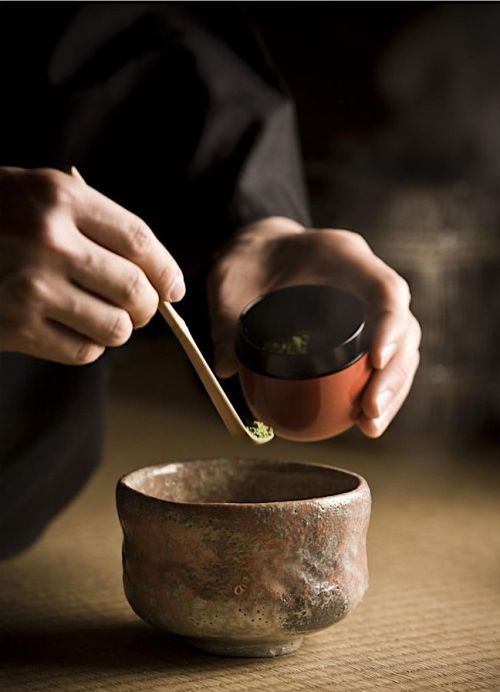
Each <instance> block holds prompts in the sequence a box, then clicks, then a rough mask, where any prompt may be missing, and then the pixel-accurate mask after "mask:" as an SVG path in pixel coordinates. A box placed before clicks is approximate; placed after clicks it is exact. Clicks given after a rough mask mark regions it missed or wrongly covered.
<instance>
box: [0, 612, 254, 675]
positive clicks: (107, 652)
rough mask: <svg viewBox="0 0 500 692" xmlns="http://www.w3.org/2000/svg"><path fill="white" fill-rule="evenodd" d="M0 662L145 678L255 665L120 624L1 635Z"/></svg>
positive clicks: (142, 627) (150, 630) (14, 631)
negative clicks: (151, 674) (112, 671)
mask: <svg viewBox="0 0 500 692" xmlns="http://www.w3.org/2000/svg"><path fill="white" fill-rule="evenodd" d="M256 662H257V661H254V663H256ZM0 663H2V664H3V665H6V664H7V665H8V666H9V668H11V669H12V668H14V669H15V668H16V667H22V666H25V665H33V664H36V665H37V667H38V666H40V667H44V668H54V667H57V668H59V669H60V668H61V667H66V666H67V667H85V668H96V669H115V670H116V671H120V670H122V671H124V672H125V671H126V672H132V671H138V672H142V673H144V672H147V671H166V670H167V671H168V670H171V671H172V672H176V671H182V670H183V669H189V670H190V672H195V671H197V670H198V671H210V670H214V671H215V670H218V669H221V668H224V669H227V668H229V667H241V666H242V665H245V664H247V665H251V663H252V661H251V659H242V658H240V659H236V658H226V657H218V656H212V655H210V654H206V653H204V652H203V651H199V650H198V649H195V648H194V647H191V646H190V645H189V644H187V643H186V642H184V641H183V640H182V639H181V638H178V637H175V636H173V635H169V634H167V633H163V632H160V631H158V630H155V629H153V628H150V627H148V626H147V625H144V624H142V623H140V622H137V623H136V622H126V623H116V622H115V623H104V624H102V625H99V624H96V625H95V626H79V625H78V624H75V625H67V626H62V625H58V626H53V627H47V629H43V630H42V629H41V628H40V627H39V625H37V627H36V628H34V629H31V630H30V629H28V628H25V629H22V630H21V629H18V628H13V629H12V630H10V631H8V632H1V631H0ZM261 663H262V659H261Z"/></svg>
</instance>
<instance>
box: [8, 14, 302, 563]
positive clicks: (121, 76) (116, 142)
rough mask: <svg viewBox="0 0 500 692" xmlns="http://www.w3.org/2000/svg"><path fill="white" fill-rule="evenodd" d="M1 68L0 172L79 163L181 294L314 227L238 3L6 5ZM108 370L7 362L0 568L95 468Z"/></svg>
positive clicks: (270, 78) (282, 121)
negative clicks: (242, 250) (168, 256)
mask: <svg viewBox="0 0 500 692" xmlns="http://www.w3.org/2000/svg"><path fill="white" fill-rule="evenodd" d="M0 56H1V65H2V68H1V69H2V75H1V80H2V82H1V83H2V86H1V101H2V108H1V109H0V164H1V165H10V166H20V167H56V168H62V167H64V166H67V165H68V164H74V165H76V166H77V168H78V169H79V170H80V172H81V173H82V174H83V176H84V177H85V179H86V180H87V182H88V183H89V184H90V185H92V186H93V187H95V188H97V189H98V190H100V191H101V192H103V193H104V194H106V195H108V196H109V197H111V198H113V199H115V200H116V201H117V202H119V203H120V204H122V205H123V206H125V207H127V208H129V209H131V210H132V211H134V212H135V213H137V214H139V215H140V216H142V217H143V218H144V219H145V220H146V221H147V223H148V224H149V225H150V226H151V227H152V228H153V230H154V231H155V233H156V234H157V235H158V236H159V237H160V238H161V239H162V241H163V242H164V243H165V245H166V246H167V247H168V249H169V250H170V251H171V252H172V254H173V255H174V257H176V259H177V260H178V262H179V264H180V266H181V268H182V269H183V271H184V273H185V276H186V283H187V286H188V292H190V290H191V287H192V286H195V285H203V281H202V280H201V279H200V277H202V276H203V272H204V271H205V270H206V267H207V265H208V264H209V262H210V258H211V256H212V254H213V252H214V250H215V249H216V248H217V247H218V246H219V245H220V244H221V242H222V241H223V240H224V239H225V238H227V236H228V235H229V234H230V233H231V232H232V231H233V230H234V229H235V228H237V227H239V226H242V225H244V224H246V223H249V222H250V221H253V220H256V219H258V218H263V217H266V216H274V215H281V216H287V217H290V218H294V219H297V220H299V221H301V222H304V223H307V221H308V212H307V207H306V203H305V201H304V200H305V196H304V190H303V183H302V177H301V167H300V164H299V156H298V150H297V144H296V137H295V125H294V114H293V108H292V106H291V104H290V101H289V99H288V98H287V96H286V94H285V93H284V90H283V88H282V85H281V84H280V83H279V81H278V79H277V77H276V75H275V73H274V71H273V69H272V67H271V66H270V64H269V63H268V61H267V59H266V58H265V55H264V54H263V52H262V50H261V48H260V46H259V43H258V40H257V39H256V37H255V35H254V34H253V32H252V31H251V30H250V28H249V26H248V24H247V23H246V21H245V19H244V16H243V14H242V13H241V11H240V8H239V5H238V4H237V3H214V2H211V3H199V4H198V3H180V4H175V3H151V4H150V3H121V2H115V3H109V4H108V3H92V4H79V3H29V4H28V3H1V4H0ZM0 202H1V200H0ZM193 239H195V242H193ZM0 252H1V204H0ZM103 372H104V367H103V364H102V362H98V363H96V364H94V365H92V366H87V367H84V368H78V367H68V366H62V365H57V364H51V363H46V362H42V361H40V360H37V359H34V358H30V357H26V356H22V355H18V354H5V353H4V354H0V556H2V555H3V556H6V555H9V554H14V553H15V552H17V551H18V550H20V549H22V548H23V547H25V546H26V545H27V544H29V543H30V542H31V541H32V540H34V538H36V536H37V535H38V534H39V533H40V531H41V530H42V529H43V527H44V525H45V524H46V523H47V521H48V520H49V519H50V518H51V517H52V516H53V515H54V514H55V513H56V512H57V511H58V510H59V509H60V508H61V507H62V506H63V505H64V504H65V503H66V502H67V501H68V500H69V499H70V498H71V497H72V496H73V495H74V494H75V493H76V492H77V490H78V488H79V487H80V486H81V484H82V483H83V481H84V480H85V479H86V478H87V477H88V475H89V474H90V472H91V470H92V469H93V468H94V467H95V465H96V463H97V460H98V457H99V450H100V430H101V420H102V386H103V384H102V383H103Z"/></svg>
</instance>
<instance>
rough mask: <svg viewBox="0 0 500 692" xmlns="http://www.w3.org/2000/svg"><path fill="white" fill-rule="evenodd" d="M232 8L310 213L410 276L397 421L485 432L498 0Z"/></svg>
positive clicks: (494, 276) (490, 414)
mask: <svg viewBox="0 0 500 692" xmlns="http://www.w3.org/2000/svg"><path fill="white" fill-rule="evenodd" d="M244 7H245V10H246V12H247V13H248V14H249V16H250V17H251V19H252V21H253V22H254V23H255V26H256V27H257V29H258V31H259V33H260V35H261V36H262V38H263V40H264V42H265V44H266V46H267V49H268V52H269V54H270V56H271V57H272V59H273V61H274V63H275V64H276V66H277V67H278V69H279V71H280V72H281V73H282V75H283V77H284V79H285V81H286V83H287V85H288V88H289V89H290V91H291V93H292V95H293V97H294V99H295V101H296V105H297V113H298V121H299V129H300V136H301V141H302V147H303V154H304V159H305V169H306V175H307V182H308V186H309V190H310V195H311V206H312V212H313V217H314V220H315V223H316V224H317V225H322V226H330V227H342V228H351V229H354V230H356V231H359V232H361V233H362V234H363V235H364V236H365V237H366V238H367V240H368V241H369V242H370V244H371V246H372V247H373V249H374V250H375V251H376V252H377V254H379V255H381V256H382V257H383V258H384V259H385V260H386V261H387V262H388V263H389V264H391V265H392V266H393V267H394V268H396V269H397V270H398V271H399V272H400V273H401V274H403V275H404V276H405V277H406V278H407V279H408V280H409V282H410V285H411V287H412V293H413V309H414V312H415V313H416V315H417V316H418V318H419V320H420V321H421V323H422V325H423V329H424V339H423V345H422V364H421V367H420V370H419V374H418V377H417V380H416V382H415V386H414V388H413V392H412V394H411V396H410V398H409V400H408V402H407V404H406V406H405V407H404V410H403V411H402V413H401V414H400V416H399V417H398V419H397V421H396V422H395V424H394V429H396V430H397V431H399V432H401V431H402V432H407V433H408V434H416V435H425V436H427V437H429V436H431V437H435V438H439V439H442V440H444V441H445V442H451V443H455V442H457V443H458V444H460V445H461V444H464V443H471V444H476V443H477V442H486V443H491V442H493V443H495V442H497V441H498V439H499V429H500V428H499V423H500V394H499V393H498V390H499V385H500V362H499V360H500V359H499V358H498V352H497V350H498V349H497V344H498V342H499V337H500V319H499V316H500V272H499V270H500V232H499V221H500V198H499V182H500V80H499V75H500V49H499V44H498V36H500V6H499V5H497V4H496V3H485V4H483V3H397V2H396V3H394V2H393V3H381V2H378V3H361V2H356V3H339V2H329V3H326V2H294V3H275V2H266V3H264V2H255V3H246V4H245V5H244Z"/></svg>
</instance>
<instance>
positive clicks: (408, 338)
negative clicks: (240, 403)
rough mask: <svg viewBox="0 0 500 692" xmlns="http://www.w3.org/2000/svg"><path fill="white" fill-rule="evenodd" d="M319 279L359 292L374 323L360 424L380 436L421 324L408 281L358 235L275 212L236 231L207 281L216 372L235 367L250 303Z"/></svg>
mask: <svg viewBox="0 0 500 692" xmlns="http://www.w3.org/2000/svg"><path fill="white" fill-rule="evenodd" d="M314 283H316V284H330V285H332V286H336V287H338V288H341V289H344V290H346V291H349V292H351V293H354V294H356V295H357V296H358V297H359V298H360V299H361V300H363V301H364V302H365V303H366V305H367V309H368V311H369V313H370V317H371V321H372V323H373V325H374V332H373V341H372V347H371V352H370V360H371V364H372V366H373V368H374V372H373V374H372V376H371V378H370V381H369V383H368V385H367V387H366V389H365V391H364V393H363V399H362V413H361V415H360V417H359V419H358V421H357V425H358V427H359V428H360V429H361V431H362V432H363V433H364V434H365V435H366V436H367V437H379V436H380V435H382V433H383V432H384V431H385V430H386V428H387V427H388V425H389V424H390V422H391V421H392V420H393V418H394V416H395V415H396V413H397V412H398V411H399V409H400V408H401V406H402V404H403V402H404V400H405V399H406V397H407V395H408V393H409V391H410V388H411V385H412V382H413V378H414V376H415V372H416V370H417V367H418V363H419V346H420V339H421V329H420V325H419V323H418V322H417V320H416V318H415V317H414V315H413V314H412V313H411V312H410V290H409V287H408V284H407V283H406V281H405V280H404V279H403V278H402V277H401V276H399V275H398V274H397V273H396V272H395V271H394V270H393V269H391V268H390V267H389V266H388V265H387V264H385V263H384V262H383V261H382V260H381V259H380V258H378V257H377V256H376V255H375V254H374V253H373V252H372V251H371V249H370V247H369V246H368V244H367V242H366V241H365V240H364V239H363V238H362V237H361V236H360V235H358V234H357V233H353V232H351V231H344V230H337V229H335V230H332V229H321V230H318V229H314V230H311V229H305V228H303V227H302V226H300V225H299V224H298V223H296V222H295V221H292V220H291V219H286V218H281V217H272V218H268V219H263V220H261V221H258V222H256V223H254V224H251V225H250V226H247V227H245V228H244V229H242V230H241V231H240V232H239V233H238V234H236V235H235V237H234V238H232V239H231V241H230V243H229V244H228V245H227V246H226V247H225V249H224V250H223V252H222V253H221V254H220V256H219V257H218V258H217V260H216V261H215V263H214V266H213V267H212V270H211V272H210V275H209V281H208V299H209V305H210V313H211V321H212V338H213V342H214V357H215V370H216V372H217V374H218V375H219V377H223V378H224V377H231V376H232V375H234V374H235V373H236V371H237V362H236V356H235V353H234V341H235V336H236V327H237V322H238V317H239V315H240V313H241V311H242V309H243V308H244V307H245V306H246V305H247V304H248V303H249V302H250V301H252V300H253V299H254V298H256V297H257V296H259V295H262V294H264V293H267V292H269V291H272V290H274V289H277V288H283V287H284V286H291V285H294V284H295V285H297V284H314Z"/></svg>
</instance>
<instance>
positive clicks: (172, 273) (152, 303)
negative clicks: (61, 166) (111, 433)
mask: <svg viewBox="0 0 500 692" xmlns="http://www.w3.org/2000/svg"><path fill="white" fill-rule="evenodd" d="M184 292H185V288H184V281H183V278H182V273H181V270H180V269H179V267H178V266H177V263H176V262H175V260H174V259H173V257H172V256H171V255H170V254H169V253H168V252H167V250H166V249H165V248H164V246H163V245H162V244H161V243H160V242H159V240H158V239H157V238H156V237H155V236H154V234H153V232H152V231H151V230H150V229H149V228H148V226H147V225H146V224H145V223H144V221H142V220H141V219H140V218H138V217H137V216H135V215H134V214H132V213H131V212H129V211H127V210H126V209H124V208H123V207H120V206H119V205H118V204H116V203H115V202H112V201H111V200H110V199H108V198H107V197H105V196H104V195H101V194H100V193H98V192H96V190H93V189H92V188H91V187H89V186H87V185H85V184H84V183H82V182H81V181H79V180H75V179H74V178H72V177H71V176H70V175H66V174H65V173H61V172H59V171H56V170H52V169H36V170H26V169H21V168H0V351H16V352H19V353H26V354H29V355H32V356H37V357H39V358H45V359H48V360H54V361H58V362H60V363H67V364H71V365H83V364H86V363H91V362H93V361H95V360H96V359H97V358H98V357H99V356H100V355H101V354H102V353H103V351H104V350H105V348H106V347H107V346H120V345H122V344H124V343H125V342H126V341H127V340H128V339H129V337H130V335H131V334H132V330H133V329H134V328H136V327H142V326H144V325H145V324H146V323H147V322H148V321H149V320H150V319H151V317H152V316H153V315H154V313H155V312H156V309H157V307H158V301H159V298H160V297H161V298H162V299H163V300H170V301H175V300H180V299H181V298H182V297H183V295H184Z"/></svg>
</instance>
